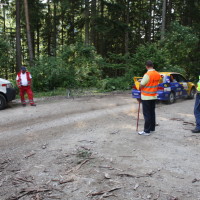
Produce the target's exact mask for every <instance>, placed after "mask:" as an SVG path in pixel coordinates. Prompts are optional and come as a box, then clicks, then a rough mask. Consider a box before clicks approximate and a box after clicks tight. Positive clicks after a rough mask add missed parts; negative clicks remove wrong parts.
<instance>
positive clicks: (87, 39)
mask: <svg viewBox="0 0 200 200" xmlns="http://www.w3.org/2000/svg"><path fill="white" fill-rule="evenodd" d="M89 37H90V36H89V0H85V45H89V44H90V41H89Z"/></svg>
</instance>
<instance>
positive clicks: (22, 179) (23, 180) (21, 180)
mask: <svg viewBox="0 0 200 200" xmlns="http://www.w3.org/2000/svg"><path fill="white" fill-rule="evenodd" d="M31 178H32V179H33V177H31ZM14 181H18V182H19V181H20V182H27V183H33V181H31V180H28V179H27V177H25V178H22V177H17V178H14Z"/></svg>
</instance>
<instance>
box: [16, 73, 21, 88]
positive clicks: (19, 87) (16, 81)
mask: <svg viewBox="0 0 200 200" xmlns="http://www.w3.org/2000/svg"><path fill="white" fill-rule="evenodd" d="M18 79H19V77H18V75H17V77H16V85H17V87H18V88H20V87H21V86H20V85H18V82H17V81H18Z"/></svg>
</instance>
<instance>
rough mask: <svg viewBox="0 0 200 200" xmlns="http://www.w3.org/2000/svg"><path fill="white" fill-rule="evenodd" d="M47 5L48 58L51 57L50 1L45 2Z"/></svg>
mask: <svg viewBox="0 0 200 200" xmlns="http://www.w3.org/2000/svg"><path fill="white" fill-rule="evenodd" d="M47 4H48V14H47V27H48V30H49V31H48V34H47V42H48V44H47V53H48V56H51V31H52V30H51V8H50V1H49V0H48V1H47Z"/></svg>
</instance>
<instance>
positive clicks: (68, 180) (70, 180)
mask: <svg viewBox="0 0 200 200" xmlns="http://www.w3.org/2000/svg"><path fill="white" fill-rule="evenodd" d="M73 181H74V179H73V178H71V179H67V180H62V181H59V183H60V184H64V183H69V182H73Z"/></svg>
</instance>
